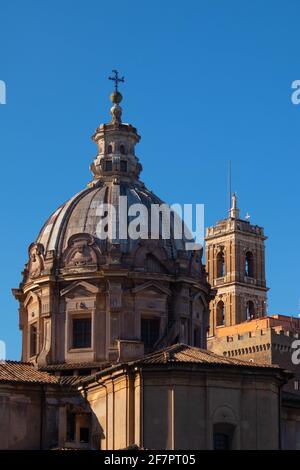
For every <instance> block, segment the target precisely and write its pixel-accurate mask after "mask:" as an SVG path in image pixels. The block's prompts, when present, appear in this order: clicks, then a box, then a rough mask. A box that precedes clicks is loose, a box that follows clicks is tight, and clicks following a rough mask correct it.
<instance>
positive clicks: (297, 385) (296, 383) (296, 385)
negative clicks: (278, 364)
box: [294, 380, 299, 390]
mask: <svg viewBox="0 0 300 470" xmlns="http://www.w3.org/2000/svg"><path fill="white" fill-rule="evenodd" d="M294 390H299V380H295V382H294Z"/></svg>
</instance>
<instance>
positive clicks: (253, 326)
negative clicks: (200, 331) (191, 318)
mask: <svg viewBox="0 0 300 470" xmlns="http://www.w3.org/2000/svg"><path fill="white" fill-rule="evenodd" d="M268 328H273V329H274V330H276V331H280V330H285V331H291V332H295V333H300V318H297V317H293V316H287V315H271V316H266V317H261V318H254V319H253V320H247V321H244V322H243V323H239V324H237V325H233V326H222V327H220V328H217V329H216V335H215V336H216V337H217V338H222V337H224V336H234V335H238V334H243V333H248V332H255V331H259V330H266V329H268Z"/></svg>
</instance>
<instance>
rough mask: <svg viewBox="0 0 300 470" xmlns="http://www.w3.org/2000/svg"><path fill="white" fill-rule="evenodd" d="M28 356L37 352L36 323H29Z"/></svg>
mask: <svg viewBox="0 0 300 470" xmlns="http://www.w3.org/2000/svg"><path fill="white" fill-rule="evenodd" d="M29 334H30V348H29V349H30V357H32V356H35V355H36V353H37V323H33V324H32V325H30V333H29Z"/></svg>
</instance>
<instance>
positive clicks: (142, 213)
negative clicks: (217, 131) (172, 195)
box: [13, 74, 211, 368]
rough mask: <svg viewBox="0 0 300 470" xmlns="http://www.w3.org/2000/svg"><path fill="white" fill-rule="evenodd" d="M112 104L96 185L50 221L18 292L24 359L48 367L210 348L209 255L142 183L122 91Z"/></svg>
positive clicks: (94, 167)
mask: <svg viewBox="0 0 300 470" xmlns="http://www.w3.org/2000/svg"><path fill="white" fill-rule="evenodd" d="M113 79H114V80H116V84H117V83H118V81H120V79H119V78H118V75H117V74H116V77H114V78H113ZM111 101H112V102H113V106H112V108H111V116H112V118H111V121H110V122H109V123H107V124H101V125H100V126H99V127H98V128H97V129H96V131H95V133H94V135H93V137H92V138H93V140H94V142H95V143H96V145H97V149H98V151H97V155H96V158H95V159H94V161H93V162H92V164H91V166H90V169H91V172H92V174H93V179H92V181H91V182H90V183H89V184H88V185H87V188H85V189H83V190H82V191H80V192H78V193H77V194H75V195H74V196H73V197H72V198H71V199H69V200H68V201H67V202H65V203H64V204H62V205H61V206H60V207H59V208H58V209H57V210H56V211H55V212H54V213H53V214H52V215H51V216H50V217H49V219H48V220H47V221H46V223H45V224H44V226H43V227H42V229H41V231H40V233H39V235H38V237H37V239H36V240H35V242H34V243H32V244H31V245H30V246H29V260H28V263H27V264H26V265H25V270H24V272H23V280H22V282H21V284H20V286H19V289H14V291H13V292H14V295H15V297H16V298H17V299H18V301H19V302H20V309H19V311H20V328H21V329H22V334H23V349H22V359H23V360H24V361H31V362H37V363H38V364H39V365H40V366H45V365H47V364H57V363H60V362H64V363H68V364H71V365H72V364H78V363H79V362H84V363H87V362H89V363H95V362H97V363H102V362H107V361H116V360H125V359H130V358H135V357H139V356H141V355H143V353H144V352H149V351H151V350H155V349H158V348H161V347H163V346H167V345H170V344H173V343H174V342H177V341H181V342H183V343H187V344H192V345H195V346H200V347H205V345H206V333H207V327H208V304H209V300H210V296H211V291H210V286H209V284H208V283H207V281H206V272H205V267H204V266H203V264H202V249H200V250H193V249H190V247H189V248H187V245H186V244H187V243H189V242H191V238H190V237H189V238H188V239H187V238H186V234H187V232H186V231H185V229H184V228H183V222H182V220H181V219H180V217H179V216H177V215H176V214H175V213H174V212H173V210H172V212H171V213H169V215H170V217H169V219H168V218H167V219H165V218H164V215H165V214H162V213H161V211H162V206H163V203H162V201H161V200H160V199H159V198H158V197H157V196H156V195H155V194H154V193H152V192H151V191H149V190H148V189H147V188H146V186H145V184H144V183H143V182H142V181H141V180H140V172H141V170H142V166H141V164H140V162H139V159H138V157H137V156H136V153H135V146H136V144H137V143H138V142H139V141H140V136H139V135H138V133H137V130H136V128H135V127H133V126H132V125H130V124H126V123H123V122H122V108H121V106H120V103H121V101H122V95H121V94H120V92H119V91H118V90H117V86H116V89H115V92H114V93H112V95H111ZM166 208H167V209H168V206H167V205H164V207H163V210H165V209H166ZM166 221H167V222H168V223H167V222H166ZM153 222H155V223H154V224H153ZM179 226H180V227H181V232H182V233H181V232H180V231H178V228H179ZM132 227H133V228H134V230H133V231H132ZM178 235H179V236H178ZM70 367H71V368H72V366H70ZM74 367H75V366H74Z"/></svg>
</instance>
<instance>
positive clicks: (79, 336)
mask: <svg viewBox="0 0 300 470" xmlns="http://www.w3.org/2000/svg"><path fill="white" fill-rule="evenodd" d="M91 330H92V321H91V318H74V319H73V348H74V349H80V348H90V347H91V336H92V335H91Z"/></svg>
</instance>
